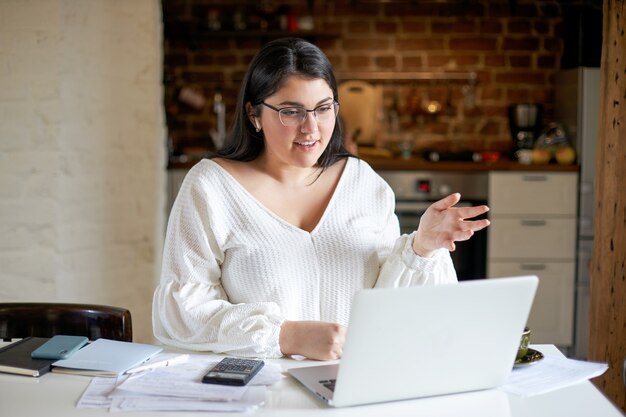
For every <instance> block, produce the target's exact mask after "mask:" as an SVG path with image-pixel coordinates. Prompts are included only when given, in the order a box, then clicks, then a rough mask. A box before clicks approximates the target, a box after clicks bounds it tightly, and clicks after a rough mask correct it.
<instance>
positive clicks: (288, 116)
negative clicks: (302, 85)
mask: <svg viewBox="0 0 626 417" xmlns="http://www.w3.org/2000/svg"><path fill="white" fill-rule="evenodd" d="M261 104H263V105H264V106H266V107H269V108H270V109H272V110H274V111H275V112H278V118H279V119H280V122H281V123H282V124H283V126H299V125H301V124H302V123H304V121H305V120H306V116H307V113H313V115H314V116H315V120H317V122H318V123H328V122H331V121H333V120H335V117H336V116H337V112H338V111H339V103H337V102H336V101H333V102H332V103H327V104H322V105H320V106H317V107H316V108H314V109H313V110H307V109H305V108H303V107H283V108H282V109H279V108H277V107H274V106H271V105H269V104H267V103H266V102H264V101H262V102H261Z"/></svg>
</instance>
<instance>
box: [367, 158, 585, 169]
mask: <svg viewBox="0 0 626 417" xmlns="http://www.w3.org/2000/svg"><path fill="white" fill-rule="evenodd" d="M363 159H364V160H365V161H367V162H368V163H369V164H370V165H371V166H372V168H374V169H375V170H377V171H456V172H476V171H549V172H577V171H578V169H579V167H578V165H576V164H572V165H559V164H556V163H551V164H530V165H525V164H520V163H519V162H516V161H512V160H509V159H501V160H499V161H495V162H455V161H440V162H431V161H426V160H424V159H422V158H418V157H413V158H409V159H404V158H373V157H363Z"/></svg>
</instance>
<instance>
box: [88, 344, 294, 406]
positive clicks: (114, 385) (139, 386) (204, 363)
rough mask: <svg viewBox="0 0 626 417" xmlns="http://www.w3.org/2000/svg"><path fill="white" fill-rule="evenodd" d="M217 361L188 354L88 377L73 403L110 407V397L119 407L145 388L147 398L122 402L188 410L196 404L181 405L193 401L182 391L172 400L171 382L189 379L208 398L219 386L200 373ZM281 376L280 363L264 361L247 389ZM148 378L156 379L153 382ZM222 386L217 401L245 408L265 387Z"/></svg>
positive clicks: (268, 383)
mask: <svg viewBox="0 0 626 417" xmlns="http://www.w3.org/2000/svg"><path fill="white" fill-rule="evenodd" d="M163 355H165V354H163ZM156 359H158V357H155V360H156ZM218 361H219V358H217V357H210V356H206V355H191V357H190V358H189V360H188V361H187V362H185V363H183V364H177V365H173V366H168V367H165V368H157V369H153V370H150V371H146V372H142V373H139V374H135V375H131V376H129V375H122V376H120V377H119V378H100V377H96V378H93V379H92V381H91V383H90V384H89V386H88V387H87V388H86V389H85V392H84V393H83V395H82V396H81V398H80V399H79V401H78V403H77V405H76V406H77V407H78V408H110V407H111V405H112V402H113V401H112V399H113V398H115V401H116V407H120V405H119V404H122V403H121V399H124V400H129V399H137V398H143V397H146V391H148V394H149V395H148V396H149V397H150V398H147V399H145V400H141V402H134V403H126V404H135V405H136V406H137V407H142V409H148V408H146V406H145V405H144V404H145V402H150V401H154V403H155V404H156V405H158V404H159V403H162V402H169V403H170V404H172V407H174V408H173V409H187V408H185V407H186V406H187V405H188V406H189V407H191V408H192V409H194V408H193V407H197V406H194V405H193V404H187V405H185V404H182V403H183V402H187V401H193V400H194V399H191V398H188V395H187V394H184V398H181V400H180V401H175V402H173V400H175V398H172V395H174V394H175V393H176V390H175V389H173V387H174V385H178V388H179V389H180V388H181V386H182V385H179V384H178V383H182V384H184V383H190V382H191V381H193V384H195V385H196V389H200V390H202V389H209V390H213V391H212V393H211V395H209V396H208V397H215V396H218V395H217V394H216V391H215V389H216V387H221V386H219V385H210V384H202V383H201V382H200V379H201V376H202V375H203V372H206V371H207V370H208V369H209V367H211V366H213V365H214V364H216V363H217V362H218ZM157 371H161V372H157ZM139 376H142V377H143V378H142V379H145V380H143V381H142V380H138V381H134V382H133V381H131V382H129V383H128V384H126V385H125V386H126V387H127V388H130V390H121V389H118V388H119V387H121V386H122V385H124V384H125V382H126V381H127V380H128V379H131V378H132V379H135V378H138V377H139ZM154 377H156V378H154ZM281 378H282V374H281V368H280V366H278V365H276V364H271V363H266V364H265V366H264V367H263V369H261V371H259V373H258V374H257V375H256V376H255V377H254V378H253V379H252V381H250V383H249V384H248V385H247V387H249V388H251V387H252V386H264V385H271V384H273V383H275V382H277V381H279V380H280V379H281ZM152 379H156V381H154V380H152ZM151 380H152V381H151ZM164 381H166V382H167V385H166V389H165V388H164V386H165V384H164ZM173 381H176V382H177V384H173V383H172V382H173ZM155 385H157V386H160V387H161V388H160V389H159V390H153V391H149V389H151V388H149V387H150V386H155ZM223 388H226V389H227V390H226V394H224V392H222V393H221V395H222V398H219V401H220V402H223V401H227V400H228V399H229V398H230V399H231V400H230V401H231V402H232V401H235V402H239V401H241V402H243V404H240V405H239V406H241V407H242V408H245V409H246V410H247V409H249V408H250V407H251V406H250V405H249V403H250V402H251V401H257V400H258V398H259V396H260V398H261V401H262V400H263V399H264V395H265V390H262V391H261V390H253V391H252V392H251V393H248V392H247V391H246V389H245V388H244V389H242V388H240V387H223ZM228 388H235V391H236V393H235V394H236V395H234V396H233V395H232V392H231V393H229V392H228ZM218 389H219V388H218ZM156 391H159V395H160V396H159V395H154V394H157V392H156ZM261 392H262V395H261ZM164 398H166V400H164ZM233 398H239V401H237V400H233ZM205 402H206V401H205ZM257 404H258V405H260V403H257ZM231 405H232V406H233V410H232V411H236V410H235V408H236V407H238V406H237V405H236V404H234V403H233V404H231ZM163 407H166V408H165V409H168V410H169V409H170V408H167V407H169V406H168V405H164V406H163ZM209 408H210V406H209V405H206V404H205V405H203V408H202V410H208V409H209ZM218 408H219V410H218ZM223 408H224V407H221V406H215V407H214V408H211V410H214V411H220V410H222V409H223ZM226 408H228V407H226ZM198 410H200V409H198ZM222 411H227V410H226V409H223V410H222Z"/></svg>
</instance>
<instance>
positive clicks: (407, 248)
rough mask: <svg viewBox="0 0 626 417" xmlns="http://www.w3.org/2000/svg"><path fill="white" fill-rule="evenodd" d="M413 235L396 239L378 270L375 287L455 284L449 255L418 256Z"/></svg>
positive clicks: (445, 251)
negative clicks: (414, 248)
mask: <svg viewBox="0 0 626 417" xmlns="http://www.w3.org/2000/svg"><path fill="white" fill-rule="evenodd" d="M415 234H416V232H413V233H411V234H410V235H402V236H400V237H399V238H398V240H397V241H396V243H395V245H394V248H393V250H392V251H391V254H390V255H389V257H388V258H387V260H386V261H385V262H384V263H383V265H382V267H381V269H380V274H379V275H378V280H377V281H376V285H375V287H377V288H384V287H411V286H417V285H439V284H453V283H456V282H458V281H457V276H456V270H455V269H454V265H453V264H452V258H451V257H450V252H448V251H447V250H446V249H439V250H437V251H436V252H435V254H434V255H433V256H432V257H430V258H423V257H421V256H419V255H417V254H416V253H415V252H414V251H413V239H414V238H415Z"/></svg>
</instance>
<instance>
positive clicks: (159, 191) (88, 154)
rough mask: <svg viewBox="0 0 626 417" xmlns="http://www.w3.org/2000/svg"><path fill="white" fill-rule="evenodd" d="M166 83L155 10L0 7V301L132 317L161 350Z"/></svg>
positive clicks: (61, 2) (135, 2)
mask: <svg viewBox="0 0 626 417" xmlns="http://www.w3.org/2000/svg"><path fill="white" fill-rule="evenodd" d="M161 76H162V23H161V5H160V1H158V0H132V1H125V0H119V1H118V0H0V301H63V302H84V303H98V304H112V305H118V306H123V307H126V308H129V309H130V310H131V313H132V316H133V330H134V335H135V337H134V339H135V341H144V342H151V341H152V340H153V339H152V325H151V319H150V309H151V304H152V291H153V289H154V286H155V283H156V281H157V276H158V273H159V268H160V253H161V248H162V236H163V224H164V205H165V188H166V187H165V172H166V171H165V169H166V167H165V124H164V123H165V122H164V116H163V108H162V85H161Z"/></svg>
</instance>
